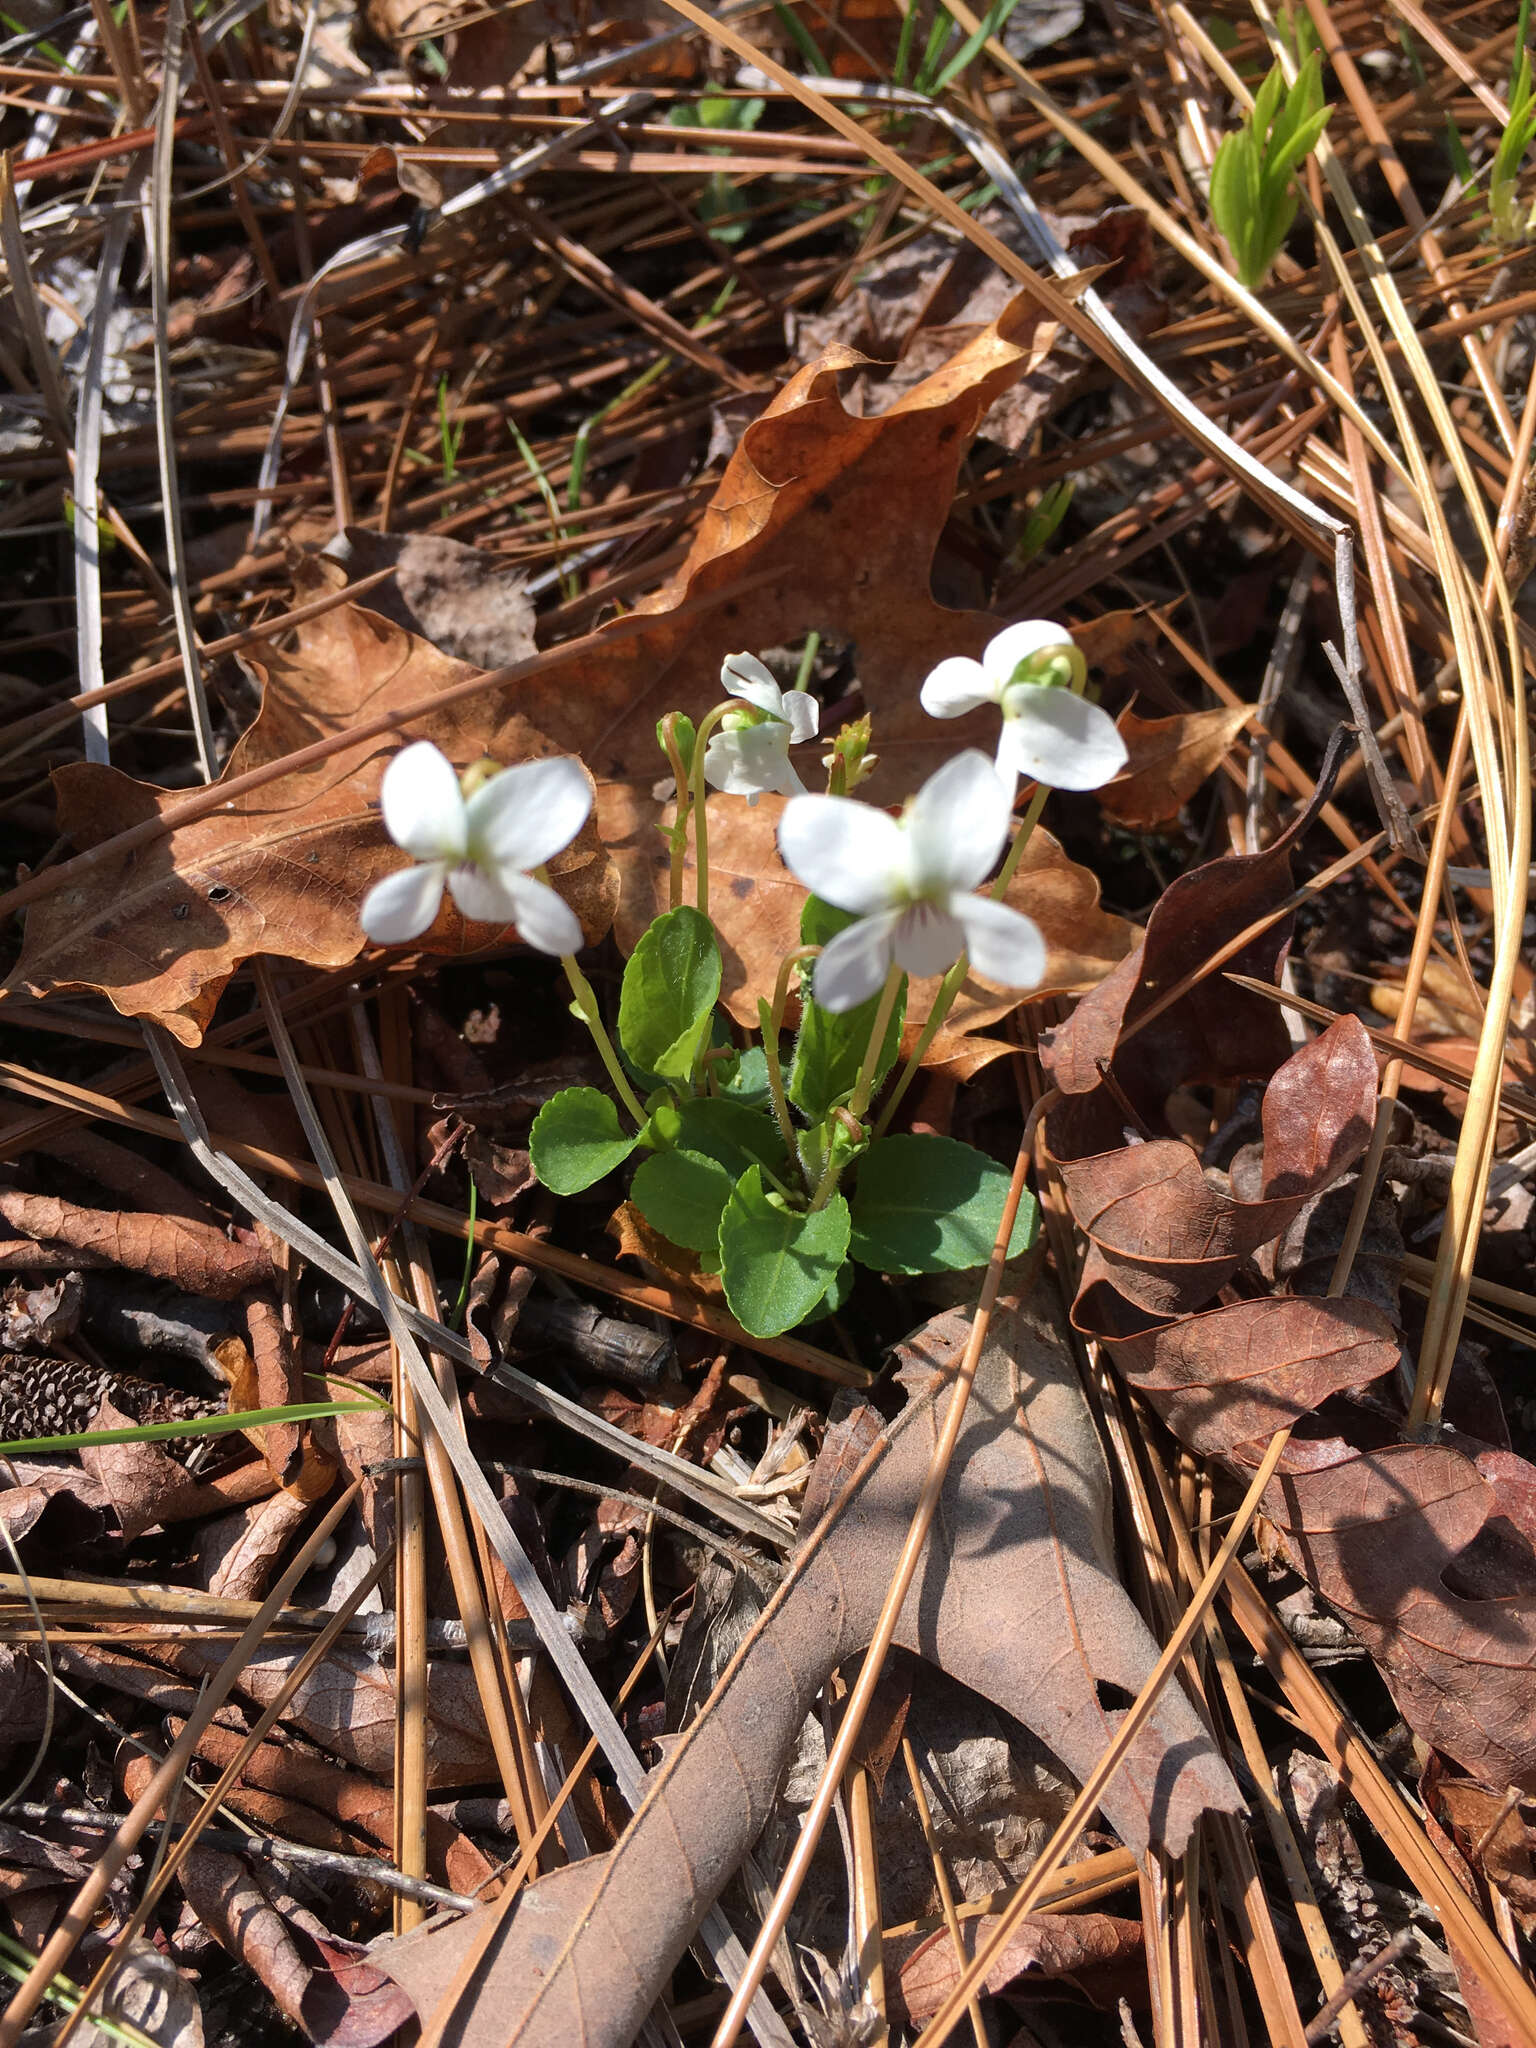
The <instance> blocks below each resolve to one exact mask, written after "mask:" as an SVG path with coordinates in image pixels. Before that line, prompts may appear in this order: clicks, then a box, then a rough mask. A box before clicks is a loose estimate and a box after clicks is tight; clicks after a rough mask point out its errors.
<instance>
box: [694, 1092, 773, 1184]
mask: <svg viewBox="0 0 1536 2048" xmlns="http://www.w3.org/2000/svg"><path fill="white" fill-rule="evenodd" d="M677 1143H678V1144H679V1145H681V1146H684V1147H685V1148H686V1149H687V1150H688V1151H690V1152H702V1153H703V1155H704V1157H705V1158H706V1159H713V1160H715V1161H716V1162H717V1163H718V1164H719V1165H721V1166H723V1167H724V1168H725V1169H726V1171H727V1172H728V1173H729V1174H730V1176H731V1179H732V1180H733V1181H734V1180H739V1179H740V1177H741V1175H742V1174H744V1173H745V1172H746V1170H747V1168H748V1167H749V1166H753V1165H759V1166H768V1167H773V1168H775V1169H777V1168H778V1167H780V1166H782V1165H783V1164H784V1139H783V1137H782V1136H781V1134H780V1131H779V1127H778V1125H777V1124H776V1123H775V1122H774V1120H773V1118H772V1117H771V1116H768V1115H766V1114H765V1113H764V1112H763V1111H762V1110H760V1109H751V1108H749V1107H748V1106H747V1104H746V1103H744V1102H729V1101H727V1100H726V1099H725V1097H724V1096H708V1095H701V1096H699V1097H697V1098H696V1099H695V1100H694V1101H692V1102H684V1103H682V1104H680V1105H679V1107H678V1132H677Z"/></svg>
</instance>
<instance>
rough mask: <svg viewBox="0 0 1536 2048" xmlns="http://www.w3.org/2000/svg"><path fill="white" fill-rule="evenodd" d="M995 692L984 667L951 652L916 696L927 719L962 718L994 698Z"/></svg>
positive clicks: (964, 656)
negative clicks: (926, 714) (927, 716)
mask: <svg viewBox="0 0 1536 2048" xmlns="http://www.w3.org/2000/svg"><path fill="white" fill-rule="evenodd" d="M996 697H997V692H996V691H995V690H994V689H993V687H992V685H991V683H990V682H989V681H988V679H987V673H986V670H985V669H984V668H983V667H982V665H981V663H980V662H979V661H972V660H971V658H970V656H969V655H968V654H952V655H950V657H949V659H948V660H947V661H941V662H940V663H939V665H938V667H937V668H936V669H934V670H932V671H931V672H930V674H929V677H928V680H927V682H926V683H924V685H923V687H922V689H921V691H920V692H919V695H918V701H919V702H920V703H921V705H922V707H923V709H924V710H925V711H926V712H927V713H928V715H929V717H930V718H963V717H964V716H965V714H966V712H967V711H975V710H977V709H978V708H979V707H980V706H981V705H983V704H991V703H994V702H995V701H996Z"/></svg>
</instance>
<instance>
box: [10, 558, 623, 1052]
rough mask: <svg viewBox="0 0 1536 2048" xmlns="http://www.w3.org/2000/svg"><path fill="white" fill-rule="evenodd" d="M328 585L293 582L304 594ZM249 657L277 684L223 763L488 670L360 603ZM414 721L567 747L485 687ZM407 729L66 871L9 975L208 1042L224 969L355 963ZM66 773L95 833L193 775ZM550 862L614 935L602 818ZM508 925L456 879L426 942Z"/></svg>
mask: <svg viewBox="0 0 1536 2048" xmlns="http://www.w3.org/2000/svg"><path fill="white" fill-rule="evenodd" d="M339 573H340V572H339V571H337V570H335V569H334V568H333V569H332V570H331V575H332V576H339ZM316 574H317V575H320V574H322V572H319V571H316ZM323 587H324V584H323V581H322V588H323ZM317 594H319V593H318V592H317V591H316V590H315V589H309V590H307V591H306V590H302V589H301V590H300V591H299V592H297V593H296V595H297V596H298V598H299V599H300V601H303V600H304V599H305V598H306V597H314V596H315V595H317ZM252 665H253V666H254V667H256V668H257V669H258V671H259V672H260V674H261V676H262V679H263V683H264V689H263V694H262V703H261V711H260V713H259V714H258V716H257V718H256V720H255V723H254V724H253V725H252V726H251V727H250V729H249V731H248V732H247V733H246V734H245V735H244V737H243V738H242V739H241V740H240V742H239V744H238V745H237V746H236V747H235V749H234V751H233V752H232V753H231V755H230V757H229V760H228V763H227V764H226V766H225V769H224V775H223V777H222V778H221V779H222V780H225V781H229V780H232V779H233V778H234V777H235V776H238V775H243V774H244V773H245V772H246V771H247V770H248V769H252V768H259V767H264V766H266V765H267V764H268V763H269V762H273V761H277V760H280V759H282V758H284V757H285V756H286V755H288V754H290V753H293V752H295V751H297V750H298V749H299V748H302V747H307V746H310V745H312V744H313V743H314V742H315V741H317V740H322V739H328V738H330V737H331V736H332V735H333V734H335V733H338V732H343V731H345V730H346V729H347V728H348V727H349V726H351V725H354V724H356V723H359V722H361V721H363V720H366V719H371V718H376V717H377V716H379V714H381V713H382V712H386V711H389V710H391V709H393V708H395V707H396V706H399V705H404V704H409V703H411V702H413V701H414V700H416V699H417V698H420V697H425V696H428V695H430V694H431V693H432V692H433V691H435V690H442V689H446V688H447V687H448V686H449V685H450V684H453V683H457V682H461V681H463V680H464V679H465V678H466V677H469V676H472V675H473V674H474V673H475V671H474V670H473V669H471V668H469V667H468V666H467V665H466V664H465V663H463V662H458V661H454V660H453V659H451V658H450V657H449V656H448V655H446V654H440V653H439V652H438V651H437V649H436V648H434V647H431V646H429V645H428V643H427V642H426V641H425V640H420V639H417V638H416V637H415V636H414V635H412V634H410V633H408V632H406V631H405V630H404V629H403V628H401V627H399V626H395V625H392V624H391V623H390V622H389V621H388V620H386V619H383V618H380V617H379V616H378V614H377V613H375V612H367V611H363V610H362V609H361V608H360V607H358V606H356V605H346V604H344V605H340V606H338V607H337V608H336V609H335V610H333V611H329V612H325V613H322V615H321V616H320V617H319V618H315V619H310V620H309V621H307V622H306V623H305V624H303V625H301V626H299V627H296V628H295V629H294V640H293V644H292V645H291V646H287V647H284V648H283V649H278V648H277V647H275V646H272V645H259V646H258V648H257V651H256V655H255V657H254V658H253V659H252ZM400 737H401V738H402V739H430V740H433V741H435V742H436V743H437V745H438V746H439V747H441V748H442V750H443V752H444V753H445V754H446V755H447V756H448V758H449V760H450V761H452V762H454V763H455V764H456V765H457V766H461V767H462V766H467V765H468V763H470V762H471V761H474V760H477V759H479V758H480V756H482V755H484V754H489V755H492V756H493V757H494V758H495V759H496V760H498V761H501V762H503V763H505V764H509V765H510V764H512V763H515V762H519V761H527V760H532V759H535V758H537V757H539V756H542V755H546V754H553V753H559V752H561V751H562V748H561V747H560V746H559V745H558V744H557V743H556V742H555V741H553V740H552V739H550V738H549V736H548V735H547V734H546V733H544V732H542V731H541V730H540V729H539V728H538V727H537V726H536V725H535V724H533V723H530V721H529V719H528V718H527V717H526V716H524V715H523V714H522V712H521V711H520V710H517V709H514V708H513V707H512V706H511V705H509V704H508V703H506V702H505V700H504V699H503V698H498V697H497V696H495V695H494V694H489V693H488V694H487V695H486V696H484V697H475V698H472V699H471V700H469V701H468V702H466V703H458V704H454V705H452V706H450V707H448V708H447V709H445V710H442V711H439V712H436V713H434V714H432V715H430V716H428V717H425V718H422V719H419V720H417V721H415V722H414V723H412V724H411V725H410V726H409V727H408V728H406V729H405V730H404V732H403V733H402V734H401V736H400ZM398 744H399V741H398V740H393V739H372V740H363V741H359V742H358V743H357V744H355V745H353V746H350V747H346V748H344V749H343V750H342V751H341V752H339V753H335V754H332V755H330V756H328V757H327V758H326V759H325V760H323V761H320V762H317V763H316V764H315V765H314V766H312V767H310V768H299V769H294V770H291V771H290V772H289V773H287V774H286V775H282V776H279V777H278V778H277V779H276V780H275V781H272V782H269V783H267V784H265V786H264V787H262V788H260V789H258V790H255V791H253V792H252V793H251V794H250V795H248V796H245V797H236V798H232V799H231V800H230V802H229V803H228V804H226V805H225V806H224V807H223V808H221V809H219V810H216V811H212V812H210V813H209V814H208V815H207V816H205V817H202V818H199V819H196V820H194V821H193V822H192V823H191V824H189V825H183V826H179V827H177V828H176V829H175V830H174V831H173V832H171V833H170V834H169V835H168V836H166V837H163V838H160V839H156V840H152V841H151V842H150V843H149V844H148V845H147V846H139V847H137V848H134V849H131V850H130V851H128V852H127V853H125V854H123V855H121V856H120V857H119V858H116V859H110V860H108V861H106V863H105V864H104V865H103V866H100V867H97V868H94V869H91V870H90V871H88V873H87V874H86V875H85V876H83V877H82V878H81V880H80V881H79V882H78V883H76V884H67V883H66V884H65V886H64V887H62V888H61V889H58V890H56V891H55V892H54V894H53V895H51V896H46V897H44V898H42V900H41V901H40V902H39V903H38V904H37V905H36V906H35V907H34V909H33V911H32V913H31V915H30V916H29V918H28V920H27V929H26V936H25V940H24V943H23V946H22V952H21V958H20V959H19V960H18V961H17V963H16V966H15V968H14V969H13V970H12V973H11V976H10V979H9V982H8V984H7V985H8V986H9V987H12V988H23V989H26V990H27V991H28V992H29V993H30V994H33V995H48V994H53V993H58V992H60V991H64V990H83V991H85V992H87V993H91V994H102V995H105V996H106V997H107V998H108V999H109V1001H110V1002H111V1003H112V1004H113V1005H114V1007H115V1008H116V1009H118V1010H120V1011H121V1012H122V1013H123V1014H124V1015H125V1016H129V1017H142V1016H147V1017H153V1018H155V1019H156V1020H157V1021H158V1022H159V1023H161V1024H163V1025H164V1026H165V1027H166V1029H167V1030H168V1031H171V1032H173V1033H174V1034H175V1036H176V1037H178V1038H179V1039H180V1040H181V1041H182V1043H183V1044H185V1045H196V1044H197V1043H198V1042H199V1041H200V1039H201V1037H202V1034H203V1030H204V1028H205V1026H206V1025H207V1022H208V1020H209V1018H210V1017H211V1016H212V1014H213V1009H214V1005H215V1004H216V1003H217V1001H218V999H219V996H220V994H221V992H222V991H223V989H224V986H225V984H226V983H227V982H228V980H229V977H230V976H231V974H233V973H234V971H235V969H236V968H237V967H238V966H239V965H240V964H241V962H242V961H244V960H248V959H250V958H251V957H252V956H253V955H256V954H268V955H272V954H275V955H279V956H282V957H284V958H288V959H293V960H302V961H305V962H307V963H308V964H309V965H310V966H314V967H342V966H345V965H346V964H347V962H348V961H351V960H354V959H356V957H357V955H358V954H359V953H360V952H361V951H362V949H363V945H364V939H363V934H362V929H361V927H360V926H359V924H358V921H357V907H358V904H359V903H360V902H361V900H362V897H363V895H364V893H365V892H366V890H367V889H368V888H369V887H370V885H371V884H372V883H374V882H376V881H378V880H379V878H380V877H381V876H382V875H384V874H386V873H387V872H389V871H390V870H392V869H394V868H397V867H399V866H400V864H401V856H400V852H399V849H398V848H396V847H395V846H393V845H391V843H390V841H389V839H388V838H387V836H386V835H385V832H384V829H383V826H382V825H381V823H380V821H379V817H378V810H377V799H378V791H379V780H380V777H381V776H382V774H383V771H384V765H385V762H386V761H387V760H388V759H389V757H390V755H391V754H392V753H394V751H395V749H396V746H397V745H398ZM54 786H55V789H56V791H57V795H58V803H59V826H60V829H61V831H63V832H65V833H67V834H68V836H69V837H70V838H71V839H72V840H73V842H74V844H75V846H76V847H77V848H79V849H81V850H84V849H85V848H88V847H93V846H97V845H100V844H101V843H102V842H103V841H104V840H108V839H111V838H112V837H113V836H114V835H115V834H116V833H119V832H124V831H126V830H128V829H129V828H130V827H132V826H134V825H138V824H140V823H141V822H143V821H144V820H145V819H147V818H153V817H156V816H158V815H160V814H162V813H163V812H164V811H165V809H166V808H167V807H168V806H169V805H170V804H172V803H175V802H179V801H180V792H179V791H171V790H163V789H158V788H156V787H155V786H154V785H153V784H151V783H147V782H135V781H134V780H133V779H132V778H131V777H130V776H127V775H124V774H122V773H121V772H120V771H119V770H118V769H115V768H109V767H105V766H103V765H102V764H101V763H99V762H79V763H75V764H72V765H71V766H69V767H67V768H61V769H60V770H59V772H58V774H57V775H56V777H55V779H54ZM550 878H551V880H552V882H553V883H554V885H555V887H556V888H557V889H558V890H559V891H560V893H561V894H562V895H563V896H564V897H565V898H566V900H567V901H568V902H569V903H570V905H571V907H572V909H573V910H575V912H576V914H577V915H578V917H580V919H581V924H582V931H583V934H584V935H585V938H586V939H587V941H588V942H591V941H593V940H596V939H598V938H600V937H601V936H602V934H603V933H604V932H605V931H606V930H607V929H608V925H609V923H610V921H611V919H612V915H613V900H612V893H611V887H612V884H611V876H610V873H609V869H608V864H607V861H606V859H605V858H604V855H603V853H602V850H601V848H600V847H599V845H598V844H597V839H596V834H595V829H594V827H593V825H592V824H591V822H590V821H589V822H588V824H587V825H586V826H585V827H584V829H583V831H582V833H581V835H580V836H579V837H578V838H577V839H576V840H575V842H574V843H573V844H572V845H571V846H570V847H569V848H568V849H567V850H566V852H564V853H563V854H561V855H559V856H558V857H557V858H556V859H555V860H554V861H552V862H551V863H550ZM495 936H496V933H495V931H494V930H493V929H492V928H491V927H489V926H486V925H471V924H467V923H466V922H465V920H464V919H463V918H462V917H460V915H459V913H458V911H457V910H456V909H455V908H454V906H453V903H452V900H451V898H449V897H447V896H446V895H445V897H444V902H443V908H442V911H441V912H440V914H439V916H438V919H437V922H436V923H435V924H434V925H433V926H432V929H431V931H430V932H429V933H428V934H427V935H426V936H425V937H424V938H423V939H422V940H421V941H420V942H419V943H420V944H421V945H422V946H424V947H426V948H428V949H430V950H431V951H434V952H439V953H457V952H466V951H472V950H474V949H475V948H477V947H480V946H484V945H487V944H489V943H490V942H491V941H492V940H493V939H494V938H495Z"/></svg>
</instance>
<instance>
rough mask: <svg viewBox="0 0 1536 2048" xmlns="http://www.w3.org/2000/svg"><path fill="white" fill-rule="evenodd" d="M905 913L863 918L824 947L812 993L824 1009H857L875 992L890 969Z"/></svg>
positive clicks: (895, 911) (885, 913)
mask: <svg viewBox="0 0 1536 2048" xmlns="http://www.w3.org/2000/svg"><path fill="white" fill-rule="evenodd" d="M901 916H902V913H901V912H900V911H899V910H886V911H882V912H881V913H880V914H879V915H878V916H877V917H861V918H860V919H859V920H858V922H857V923H856V924H851V925H849V926H848V927H847V928H846V930H844V931H840V932H839V933H838V934H837V937H836V938H835V939H829V940H828V941H827V943H826V945H825V946H823V947H822V949H821V956H820V958H819V959H818V960H817V962H816V976H815V980H814V981H813V983H812V985H811V993H812V994H813V995H814V996H815V998H816V1000H817V1002H818V1003H820V1005H821V1007H822V1008H823V1009H824V1010H856V1009H857V1008H858V1006H859V1004H860V1003H867V1002H868V1001H869V998H870V997H871V996H872V995H874V994H875V993H876V991H877V990H878V989H879V988H880V987H881V985H882V983H883V982H884V980H885V977H886V975H887V974H888V973H889V972H890V967H891V938H892V934H893V933H894V932H895V929H896V926H897V924H898V922H899V921H900V918H901Z"/></svg>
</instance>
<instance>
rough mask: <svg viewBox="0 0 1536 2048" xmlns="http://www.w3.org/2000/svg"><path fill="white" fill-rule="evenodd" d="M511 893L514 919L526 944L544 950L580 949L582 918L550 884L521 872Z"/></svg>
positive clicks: (510, 884) (511, 885)
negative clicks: (514, 907) (514, 913)
mask: <svg viewBox="0 0 1536 2048" xmlns="http://www.w3.org/2000/svg"><path fill="white" fill-rule="evenodd" d="M507 893H508V895H509V896H510V897H511V898H512V901H513V904H514V905H515V906H516V915H515V916H514V918H513V920H512V921H513V923H514V924H515V925H516V926H517V934H518V937H519V938H520V939H521V940H522V941H523V943H524V945H527V946H534V947H536V948H537V949H538V951H539V952H541V953H578V952H580V950H581V920H580V919H579V918H578V917H577V915H576V913H575V911H574V910H572V908H571V906H570V905H569V904H568V903H567V902H566V901H565V899H564V897H562V896H558V895H556V893H555V891H554V890H553V889H551V888H550V887H549V885H548V883H546V882H539V881H536V880H535V879H534V877H533V876H532V875H518V876H517V877H516V878H515V879H512V880H509V881H508V883H507Z"/></svg>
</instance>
